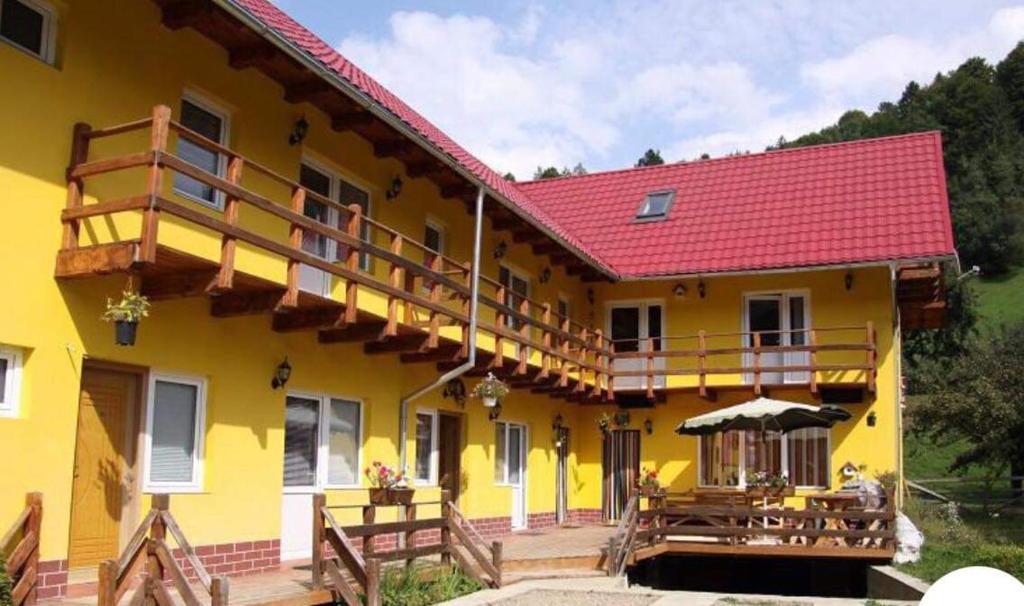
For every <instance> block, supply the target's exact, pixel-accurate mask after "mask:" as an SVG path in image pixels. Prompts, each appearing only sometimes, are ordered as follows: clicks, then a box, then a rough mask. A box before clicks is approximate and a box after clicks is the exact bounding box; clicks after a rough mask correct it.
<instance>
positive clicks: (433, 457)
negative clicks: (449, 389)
mask: <svg viewBox="0 0 1024 606" xmlns="http://www.w3.org/2000/svg"><path fill="white" fill-rule="evenodd" d="M420 415H425V416H429V417H430V469H429V473H428V475H429V477H428V478H420V477H418V476H417V475H416V472H417V470H416V463H417V462H418V461H413V468H412V469H413V473H412V476H413V477H412V479H413V481H414V482H416V485H417V486H420V487H430V486H437V485H438V481H439V479H438V473H439V471H438V470H439V469H440V465H441V443H440V439H441V438H440V427H441V414H440V411H438V410H437V409H436V408H417V409H416V423H417V424H418V423H419V416H420ZM416 439H417V440H418V439H419V435H417V436H416ZM414 448H415V445H414ZM413 452H415V454H416V457H417V458H418V457H419V448H415V450H414V451H413ZM420 482H423V484H420Z"/></svg>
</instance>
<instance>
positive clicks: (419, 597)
mask: <svg viewBox="0 0 1024 606" xmlns="http://www.w3.org/2000/svg"><path fill="white" fill-rule="evenodd" d="M483 588H484V586H483V584H482V583H480V582H479V581H477V580H476V579H473V578H470V577H469V576H467V575H466V574H465V573H464V572H462V571H461V570H459V569H458V568H449V569H445V570H441V571H440V572H435V571H431V570H426V569H425V568H424V567H418V568H415V567H413V568H406V567H397V568H391V569H389V570H387V571H386V572H385V573H384V578H383V579H381V582H380V597H381V603H382V604H383V605H384V606H430V605H431V604H437V603H439V602H445V601H447V600H452V599H455V598H457V597H459V596H463V595H466V594H469V593H473V592H474V591H479V590H481V589H483Z"/></svg>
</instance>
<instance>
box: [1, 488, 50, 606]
mask: <svg viewBox="0 0 1024 606" xmlns="http://www.w3.org/2000/svg"><path fill="white" fill-rule="evenodd" d="M42 526H43V494H42V493H40V492H30V493H28V494H26V495H25V508H24V509H22V510H21V513H20V514H18V517H17V518H16V519H15V520H14V523H13V524H11V527H10V528H9V529H8V530H7V532H5V533H4V535H3V537H2V538H0V556H3V558H2V559H3V561H4V567H5V569H6V573H7V577H8V578H9V579H10V580H11V585H12V590H11V605H12V606H32V605H33V604H35V603H36V598H37V592H38V588H39V541H40V537H41V533H42Z"/></svg>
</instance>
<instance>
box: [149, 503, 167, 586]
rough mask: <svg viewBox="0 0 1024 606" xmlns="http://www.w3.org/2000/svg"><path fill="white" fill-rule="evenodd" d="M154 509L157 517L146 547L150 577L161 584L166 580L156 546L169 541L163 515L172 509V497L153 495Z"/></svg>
mask: <svg viewBox="0 0 1024 606" xmlns="http://www.w3.org/2000/svg"><path fill="white" fill-rule="evenodd" d="M152 508H153V509H154V510H156V511H157V516H156V517H155V518H153V524H152V525H151V526H150V527H149V542H148V544H147V546H146V555H147V560H148V562H149V567H148V572H149V576H150V578H151V579H154V580H155V581H156V582H158V583H159V582H162V581H163V578H164V565H163V564H162V563H161V562H160V558H159V557H157V555H156V545H157V543H160V542H163V541H165V540H166V539H167V525H166V524H165V523H164V518H163V515H162V514H163V513H165V512H167V511H169V509H170V495H166V494H155V495H153V499H152Z"/></svg>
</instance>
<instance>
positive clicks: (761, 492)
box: [746, 486, 796, 498]
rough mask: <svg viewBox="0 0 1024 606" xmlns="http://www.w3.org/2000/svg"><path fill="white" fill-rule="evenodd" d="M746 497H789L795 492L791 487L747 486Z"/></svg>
mask: <svg viewBox="0 0 1024 606" xmlns="http://www.w3.org/2000/svg"><path fill="white" fill-rule="evenodd" d="M746 492H747V496H750V497H757V498H766V497H791V496H793V495H794V494H796V490H795V489H794V488H793V487H792V486H780V487H772V486H748V487H747V491H746Z"/></svg>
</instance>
